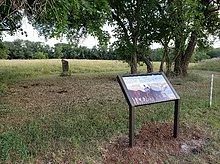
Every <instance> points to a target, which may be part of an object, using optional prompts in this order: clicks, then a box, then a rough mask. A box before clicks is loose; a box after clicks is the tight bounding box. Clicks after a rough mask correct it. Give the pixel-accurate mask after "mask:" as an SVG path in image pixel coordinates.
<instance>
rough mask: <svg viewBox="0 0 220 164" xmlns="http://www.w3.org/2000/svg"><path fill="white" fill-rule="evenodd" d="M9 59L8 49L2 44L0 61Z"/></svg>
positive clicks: (0, 46)
mask: <svg viewBox="0 0 220 164" xmlns="http://www.w3.org/2000/svg"><path fill="white" fill-rule="evenodd" d="M7 57H8V47H7V46H6V45H5V44H4V43H3V42H0V59H7Z"/></svg>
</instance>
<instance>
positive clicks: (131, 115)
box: [129, 106, 134, 147]
mask: <svg viewBox="0 0 220 164" xmlns="http://www.w3.org/2000/svg"><path fill="white" fill-rule="evenodd" d="M129 145H130V147H133V146H134V107H133V106H129Z"/></svg>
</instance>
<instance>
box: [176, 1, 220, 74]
mask: <svg viewBox="0 0 220 164" xmlns="http://www.w3.org/2000/svg"><path fill="white" fill-rule="evenodd" d="M178 3H179V8H178V10H177V11H178V13H181V14H180V15H177V20H179V21H177V22H176V29H177V31H176V33H175V40H174V42H175V66H174V72H175V73H176V75H183V76H185V75H187V69H188V65H189V62H190V59H191V57H192V55H193V52H194V50H195V47H196V45H197V43H199V44H204V43H207V42H206V40H208V36H209V35H210V34H212V35H214V34H218V35H219V34H220V31H219V25H220V18H219V16H218V10H219V9H220V4H219V3H220V2H219V1H207V0H201V1H193V0H185V1H179V2H178ZM177 23H178V24H177ZM178 27H179V28H178ZM178 30H179V31H178ZM183 31H184V33H183Z"/></svg>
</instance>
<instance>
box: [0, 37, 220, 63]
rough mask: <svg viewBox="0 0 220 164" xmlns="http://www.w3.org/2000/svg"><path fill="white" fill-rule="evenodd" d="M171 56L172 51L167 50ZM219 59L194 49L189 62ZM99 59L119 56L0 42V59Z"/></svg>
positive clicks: (215, 52)
mask: <svg viewBox="0 0 220 164" xmlns="http://www.w3.org/2000/svg"><path fill="white" fill-rule="evenodd" d="M163 51H164V50H163V48H157V49H151V50H149V52H148V55H147V56H148V58H149V60H150V61H161V60H162V57H163V53H164V52H163ZM169 54H170V55H172V54H174V53H173V49H172V48H171V49H169ZM218 57H220V48H211V49H209V50H200V49H196V51H195V52H194V54H193V56H192V58H191V62H198V61H201V60H203V59H210V58H218ZM60 58H65V59H97V60H98V59H99V60H116V59H120V54H119V53H116V52H115V51H114V50H113V49H111V48H110V49H109V48H108V49H107V47H101V48H100V47H93V48H91V49H90V48H87V47H84V46H77V45H73V44H66V43H58V44H55V45H54V47H50V46H49V45H46V44H44V43H43V42H31V41H28V40H15V41H13V42H0V59H60Z"/></svg>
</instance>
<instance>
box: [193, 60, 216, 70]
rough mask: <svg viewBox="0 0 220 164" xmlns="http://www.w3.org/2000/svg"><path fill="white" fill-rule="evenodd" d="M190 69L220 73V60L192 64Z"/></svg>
mask: <svg viewBox="0 0 220 164" xmlns="http://www.w3.org/2000/svg"><path fill="white" fill-rule="evenodd" d="M191 68H192V69H196V70H206V71H215V72H220V58H213V59H208V60H203V61H201V62H199V63H197V64H194V65H193V66H192V67H191Z"/></svg>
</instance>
